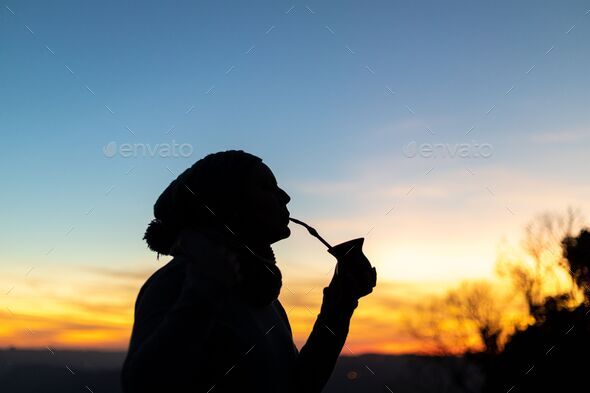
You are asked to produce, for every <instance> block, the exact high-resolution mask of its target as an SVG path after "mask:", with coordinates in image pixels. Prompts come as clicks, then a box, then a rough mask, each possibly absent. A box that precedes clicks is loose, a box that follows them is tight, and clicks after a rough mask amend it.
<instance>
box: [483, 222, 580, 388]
mask: <svg viewBox="0 0 590 393" xmlns="http://www.w3.org/2000/svg"><path fill="white" fill-rule="evenodd" d="M562 245H563V255H564V256H565V258H566V259H565V266H566V268H567V269H568V271H569V272H570V274H571V276H572V279H573V280H574V281H575V282H576V283H577V285H578V286H579V287H581V288H584V295H585V297H584V299H583V300H582V302H581V304H580V303H578V305H577V306H574V307H571V306H570V305H571V302H572V297H571V295H570V294H569V293H562V294H558V295H556V296H549V297H546V298H545V299H544V301H543V302H542V304H540V305H539V306H538V307H537V308H536V322H535V323H534V324H533V325H531V326H529V327H528V328H526V329H524V330H520V331H517V332H516V333H515V334H514V335H512V336H511V337H510V339H509V341H508V343H507V344H506V346H505V348H504V351H503V352H502V353H501V354H500V355H499V356H497V357H496V358H495V359H494V360H493V361H489V362H487V363H486V366H487V370H486V373H487V383H486V388H485V391H486V392H497V391H504V392H505V391H508V390H514V391H518V392H550V391H551V392H554V391H588V387H589V386H590V385H589V384H588V382H587V373H588V370H589V369H590V361H589V360H588V353H589V351H590V308H589V303H590V302H589V300H590V299H589V297H588V295H589V291H588V283H589V282H590V276H589V274H588V273H589V268H588V267H589V265H590V232H588V230H582V231H581V232H580V234H579V235H578V236H575V237H573V236H566V237H565V239H564V240H563V242H562Z"/></svg>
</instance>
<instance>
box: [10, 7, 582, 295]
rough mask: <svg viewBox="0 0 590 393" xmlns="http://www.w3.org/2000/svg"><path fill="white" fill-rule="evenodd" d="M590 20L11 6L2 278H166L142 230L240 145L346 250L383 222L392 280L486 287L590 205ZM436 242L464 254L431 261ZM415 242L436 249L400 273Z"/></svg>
mask: <svg viewBox="0 0 590 393" xmlns="http://www.w3.org/2000/svg"><path fill="white" fill-rule="evenodd" d="M589 8H590V4H589V3H588V2H583V1H571V2H567V3H566V2H558V1H551V2H550V1H545V2H542V3H539V2H538V1H521V2H518V3H514V2H508V1H506V2H494V3H493V4H492V3H489V4H482V3H475V2H467V1H451V2H444V3H443V2H425V1H412V2H409V1H407V2H368V3H367V2H363V3H361V2H348V1H322V2H319V1H310V2H286V1H273V2H271V1H260V2H248V3H247V4H246V3H242V2H227V1H203V2H189V1H181V2H175V4H174V5H171V4H169V3H165V2H154V1H151V2H142V3H141V4H139V3H135V4H132V3H129V2H114V1H103V2H99V3H96V2H73V1H60V2H51V3H41V2H27V1H22V2H14V1H9V2H6V3H4V4H3V5H2V9H1V10H0V56H1V59H2V60H1V62H0V70H1V72H0V88H1V91H2V94H0V121H1V124H2V139H3V142H4V149H3V154H2V158H0V162H1V164H2V165H1V167H0V174H1V176H2V183H3V192H2V193H1V195H0V203H1V206H2V207H1V208H0V211H1V216H2V218H3V221H4V222H3V224H4V225H2V229H0V238H1V239H2V240H1V241H0V244H1V247H0V258H2V264H3V265H4V266H6V269H8V268H9V266H11V268H13V269H14V270H15V271H20V270H18V269H21V270H23V269H24V267H23V266H27V268H28V266H31V265H34V266H47V267H51V266H58V265H60V266H61V265H69V266H76V267H80V266H86V265H88V266H110V267H125V266H128V265H129V266H130V265H131V264H134V266H142V265H141V264H142V263H144V264H146V265H147V266H153V265H150V264H149V263H151V262H148V261H151V260H152V259H153V256H152V255H151V254H150V253H149V252H148V251H147V250H146V249H145V246H144V245H143V243H142V241H141V235H142V233H143V231H144V229H145V226H146V224H147V222H149V220H150V219H151V212H152V210H151V209H152V205H153V203H154V201H155V199H156V198H157V196H158V195H159V193H160V192H161V191H162V190H163V188H164V187H165V186H166V185H167V184H168V183H169V182H170V181H171V180H172V179H173V176H172V174H171V172H170V171H169V170H168V168H169V169H170V170H171V171H172V172H174V173H179V172H180V171H182V170H183V169H184V168H186V167H188V166H189V165H191V164H192V163H193V162H194V161H196V160H197V159H199V158H200V157H202V156H204V155H205V154H207V153H209V152H214V151H219V150H226V149H233V148H238V149H244V150H247V151H250V152H252V153H254V154H257V155H259V156H261V157H262V158H263V159H264V160H265V161H266V162H267V163H268V164H269V166H270V167H271V168H272V169H273V171H274V172H275V174H276V176H277V178H278V180H279V184H281V185H282V186H283V188H285V189H286V190H287V192H289V193H290V194H291V196H292V202H291V204H290V210H291V212H292V214H293V216H294V217H300V218H303V219H306V220H309V222H310V223H312V224H315V225H316V226H317V227H318V229H320V231H322V232H323V233H324V235H325V236H326V237H327V238H330V239H333V242H337V241H339V240H342V241H343V240H347V239H348V238H350V237H356V236H362V235H363V234H365V233H366V232H368V231H369V230H371V227H372V226H375V229H374V232H371V234H370V236H371V237H372V239H370V240H372V242H371V243H370V244H368V245H367V247H369V249H372V250H374V254H375V255H376V257H375V259H376V260H377V263H380V264H382V265H383V266H384V265H385V264H386V260H387V264H390V265H391V266H393V267H392V268H391V269H389V270H388V269H386V268H385V266H384V269H383V271H384V272H388V273H387V274H386V275H385V277H387V278H390V279H394V278H399V277H401V278H403V279H408V280H417V279H418V277H420V275H421V274H423V273H425V272H426V271H429V272H433V273H432V275H428V274H426V277H428V278H430V279H435V278H437V277H444V278H445V279H452V278H453V277H462V276H478V275H484V276H485V275H486V274H489V271H490V269H491V266H492V263H493V260H491V259H490V258H492V257H493V253H494V250H495V247H496V243H497V241H499V240H500V238H501V237H502V236H504V235H506V234H508V235H511V234H515V233H518V230H519V229H520V228H521V226H522V225H523V224H524V222H525V221H526V220H527V219H529V218H530V216H531V215H532V214H535V213H538V212H539V211H542V210H544V209H561V208H564V207H565V206H567V205H568V204H573V205H576V206H580V207H582V208H583V209H584V210H587V209H585V208H588V207H590V206H589V205H588V202H585V201H587V200H588V196H590V193H589V190H588V187H587V186H586V185H585V184H584V182H586V183H587V179H588V176H587V172H586V168H587V164H588V159H587V153H588V148H589V147H590V126H589V123H590V119H589V116H590V115H589V114H588V111H587V105H588V102H589V99H590V93H589V92H590V78H588V73H587V70H588V69H590V51H589V50H588V49H589V48H588V37H590V15H589V14H588V13H587V11H588V9H589ZM574 25H575V26H574ZM572 26H573V29H571V28H572ZM29 29H30V30H29ZM570 29H571V30H570ZM31 31H32V32H31ZM568 31H569V32H568ZM552 48H553V49H552ZM533 66H534V68H532V67H533ZM531 68H532V70H531ZM529 70H530V71H529ZM527 71H529V72H528V73H527ZM510 89H512V90H510ZM508 90H510V92H509V93H508V94H507V92H508ZM491 108H493V109H492V110H491V111H490V112H489V113H488V111H489V110H490V109H491ZM111 111H112V112H111ZM473 126H475V128H473V129H472V131H471V132H469V133H468V131H469V130H470V129H471V127H473ZM128 129H131V131H132V132H130V131H129V130H128ZM172 141H174V142H176V143H179V144H182V143H187V144H190V145H191V146H192V147H193V153H192V155H191V156H190V157H174V158H162V157H146V156H139V157H127V158H124V157H120V156H115V157H112V158H109V157H105V155H104V154H103V147H104V146H106V145H107V144H109V143H110V142H115V143H116V144H117V145H120V144H124V143H131V144H135V143H141V144H146V145H149V146H151V147H152V148H153V147H155V146H158V145H159V144H162V143H172ZM412 141H415V142H416V143H417V144H423V143H433V144H434V143H440V144H445V145H448V146H451V147H453V146H455V147H456V146H457V144H460V143H469V144H470V146H473V145H474V144H478V143H479V144H481V143H486V144H489V145H491V146H493V155H492V156H491V157H489V158H487V159H482V158H473V157H471V158H457V157H455V158H449V157H440V156H439V157H434V158H432V157H430V158H427V157H426V158H425V157H414V158H408V157H406V156H404V153H403V147H404V146H406V145H407V144H408V143H410V142H412ZM488 188H489V189H490V190H492V192H491V193H490V192H489V190H488ZM393 206H396V212H397V214H398V215H397V216H395V218H391V219H390V217H392V216H389V215H387V216H386V215H385V213H386V212H387V211H388V210H389V209H390V208H392V207H393ZM508 209H509V210H512V211H514V212H516V213H517V214H516V215H513V214H511V213H507V210H508ZM410 223H411V225H410ZM410 227H411V228H413V229H407V228H410ZM293 234H294V236H293V238H292V239H290V240H289V241H288V242H284V244H283V243H281V244H280V245H278V246H277V247H278V249H279V250H280V255H282V256H284V258H285V260H289V261H299V262H297V263H301V264H303V265H305V264H306V263H307V264H309V265H310V266H315V264H314V262H313V261H310V259H313V258H314V256H313V255H314V254H313V253H316V254H317V253H320V252H321V248H320V247H319V246H311V249H305V250H304V248H305V247H304V246H309V244H310V242H311V244H315V243H314V241H313V240H310V239H308V238H307V237H306V235H305V233H304V232H302V231H299V230H296V229H294V230H293ZM470 236H473V237H470ZM373 239H374V240H373ZM394 239H395V240H394ZM424 241H426V242H428V244H433V245H434V246H435V247H436V246H437V244H438V243H437V242H441V244H442V243H444V244H445V247H446V248H445V250H446V251H441V252H435V251H433V250H423V249H421V248H420V249H419V250H418V249H416V245H419V244H421V243H422V242H424ZM465 242H467V243H470V246H472V247H473V248H474V249H470V248H469V247H466V248H463V247H462V245H465ZM368 243H369V242H368ZM484 245H485V247H484ZM480 246H481V248H480V249H479V251H478V250H476V249H475V248H476V247H480ZM412 248H414V249H416V254H420V253H421V252H425V254H424V255H422V256H421V257H415V258H416V259H415V261H416V263H415V264H409V265H408V266H410V265H411V266H410V267H408V266H406V267H404V268H401V267H399V266H400V265H398V264H397V263H396V257H404V258H408V257H411V255H410V254H411V249H412ZM426 248H428V247H426ZM50 250H51V251H50ZM48 252H49V253H48ZM437 255H438V256H440V258H441V261H435V260H433V258H434V257H436V256H437ZM460 255H463V257H461V258H458V259H457V256H460ZM388 258H390V259H388ZM474 258H475V259H478V258H479V262H478V263H477V264H475V265H473V266H474V267H473V266H472V265H471V264H469V263H468V262H466V260H468V259H474ZM463 259H465V261H464V260H463ZM301 261H307V262H301ZM426 261H428V263H426ZM453 261H459V262H453ZM420 262H424V263H425V264H423V265H421V264H420ZM294 263H295V262H294ZM454 263H455V264H454ZM295 266H300V265H295ZM395 266H398V267H395ZM412 266H413V267H412ZM441 266H450V267H449V269H447V268H443V267H441ZM15 274H17V273H15ZM388 274H389V275H388ZM6 285H7V286H9V284H6Z"/></svg>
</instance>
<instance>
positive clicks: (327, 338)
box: [293, 256, 377, 393]
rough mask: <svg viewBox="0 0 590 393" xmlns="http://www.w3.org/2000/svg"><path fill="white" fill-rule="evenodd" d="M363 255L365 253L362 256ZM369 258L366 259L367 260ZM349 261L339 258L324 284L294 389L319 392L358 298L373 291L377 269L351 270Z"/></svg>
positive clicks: (296, 369)
mask: <svg viewBox="0 0 590 393" xmlns="http://www.w3.org/2000/svg"><path fill="white" fill-rule="evenodd" d="M363 257H364V256H363ZM367 262H368V260H367ZM351 266H353V265H351V263H350V261H348V262H346V263H343V260H339V261H338V264H337V268H336V270H335V272H334V275H333V277H332V281H331V282H330V284H329V285H328V286H327V287H325V288H324V290H323V293H324V297H323V301H322V307H321V309H320V313H319V315H318V317H317V320H316V321H315V323H314V326H313V329H312V331H311V333H310V335H309V338H308V339H307V342H306V343H305V345H304V346H303V347H302V348H301V351H300V352H299V356H298V359H297V363H296V366H295V370H294V380H293V393H303V392H305V393H320V392H321V391H322V390H323V388H324V386H325V385H326V383H327V382H328V380H329V379H330V376H331V375H332V371H334V366H335V365H336V361H337V360H338V356H339V355H340V352H341V351H342V347H343V346H344V343H345V342H346V337H347V336H348V330H349V327H350V319H351V318H352V314H353V312H354V310H355V309H356V308H357V307H358V300H359V298H361V297H363V296H366V295H368V294H369V293H371V292H372V291H373V287H374V286H375V285H376V283H377V271H376V270H375V268H373V267H370V265H368V267H369V268H370V269H369V270H366V271H358V270H357V271H354V270H352V269H351Z"/></svg>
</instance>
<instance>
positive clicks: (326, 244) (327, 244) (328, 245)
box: [289, 217, 332, 249]
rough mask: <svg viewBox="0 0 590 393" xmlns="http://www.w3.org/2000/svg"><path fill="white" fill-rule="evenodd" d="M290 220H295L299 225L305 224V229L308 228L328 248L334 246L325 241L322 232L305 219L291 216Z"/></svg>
mask: <svg viewBox="0 0 590 393" xmlns="http://www.w3.org/2000/svg"><path fill="white" fill-rule="evenodd" d="M289 220H291V221H293V222H294V223H295V224H299V225H302V226H304V227H305V229H307V231H308V232H309V234H310V235H312V236H313V237H315V238H317V239H318V240H319V241H321V242H322V243H324V245H325V246H326V247H328V249H330V248H332V246H331V245H330V243H328V242H327V241H325V240H324V238H323V237H321V236H320V234H319V233H318V231H316V230H315V228H313V227H311V226H309V225H307V224H306V223H304V222H303V221H301V220H298V219H296V218H292V217H289Z"/></svg>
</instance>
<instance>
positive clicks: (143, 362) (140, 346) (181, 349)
mask: <svg viewBox="0 0 590 393" xmlns="http://www.w3.org/2000/svg"><path fill="white" fill-rule="evenodd" d="M190 263H191V262H190V261H189V262H187V265H186V266H187V267H189V266H190ZM187 270H188V269H187ZM188 276H189V275H188V274H187V277H188ZM166 289H167V290H173V289H172V288H166V287H164V286H159V285H155V286H152V287H150V288H149V289H148V290H147V291H146V293H143V294H142V297H141V299H139V298H138V307H137V310H136V315H135V325H136V326H135V328H134V336H135V337H133V340H132V344H131V345H130V348H129V352H128V355H127V358H126V360H125V364H124V366H123V370H122V373H121V380H122V384H123V388H124V391H125V392H129V393H132V392H142V393H147V392H156V391H158V392H162V391H175V390H173V389H174V388H176V389H180V388H184V389H186V388H189V387H191V386H194V385H195V382H196V381H198V380H199V379H200V380H201V381H202V380H203V378H200V377H202V376H201V375H199V371H200V370H202V369H203V367H202V365H203V364H204V362H205V361H206V359H205V356H206V354H205V344H206V343H207V341H208V338H209V336H210V335H211V333H212V330H213V328H214V327H215V325H216V320H217V313H218V311H219V310H220V309H221V307H222V306H223V302H224V298H225V295H226V293H227V290H226V289H225V288H224V287H223V286H222V285H219V284H218V283H216V282H215V281H211V280H205V279H203V278H200V277H199V276H198V275H196V276H194V277H191V278H190V279H188V278H187V279H184V280H183V282H182V288H181V290H180V294H179V296H178V298H177V300H176V302H175V303H174V304H173V305H172V306H171V307H169V308H166V307H164V306H162V305H161V304H158V302H157V301H154V298H153V297H155V296H162V293H161V291H162V290H166ZM179 391H180V390H179Z"/></svg>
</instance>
